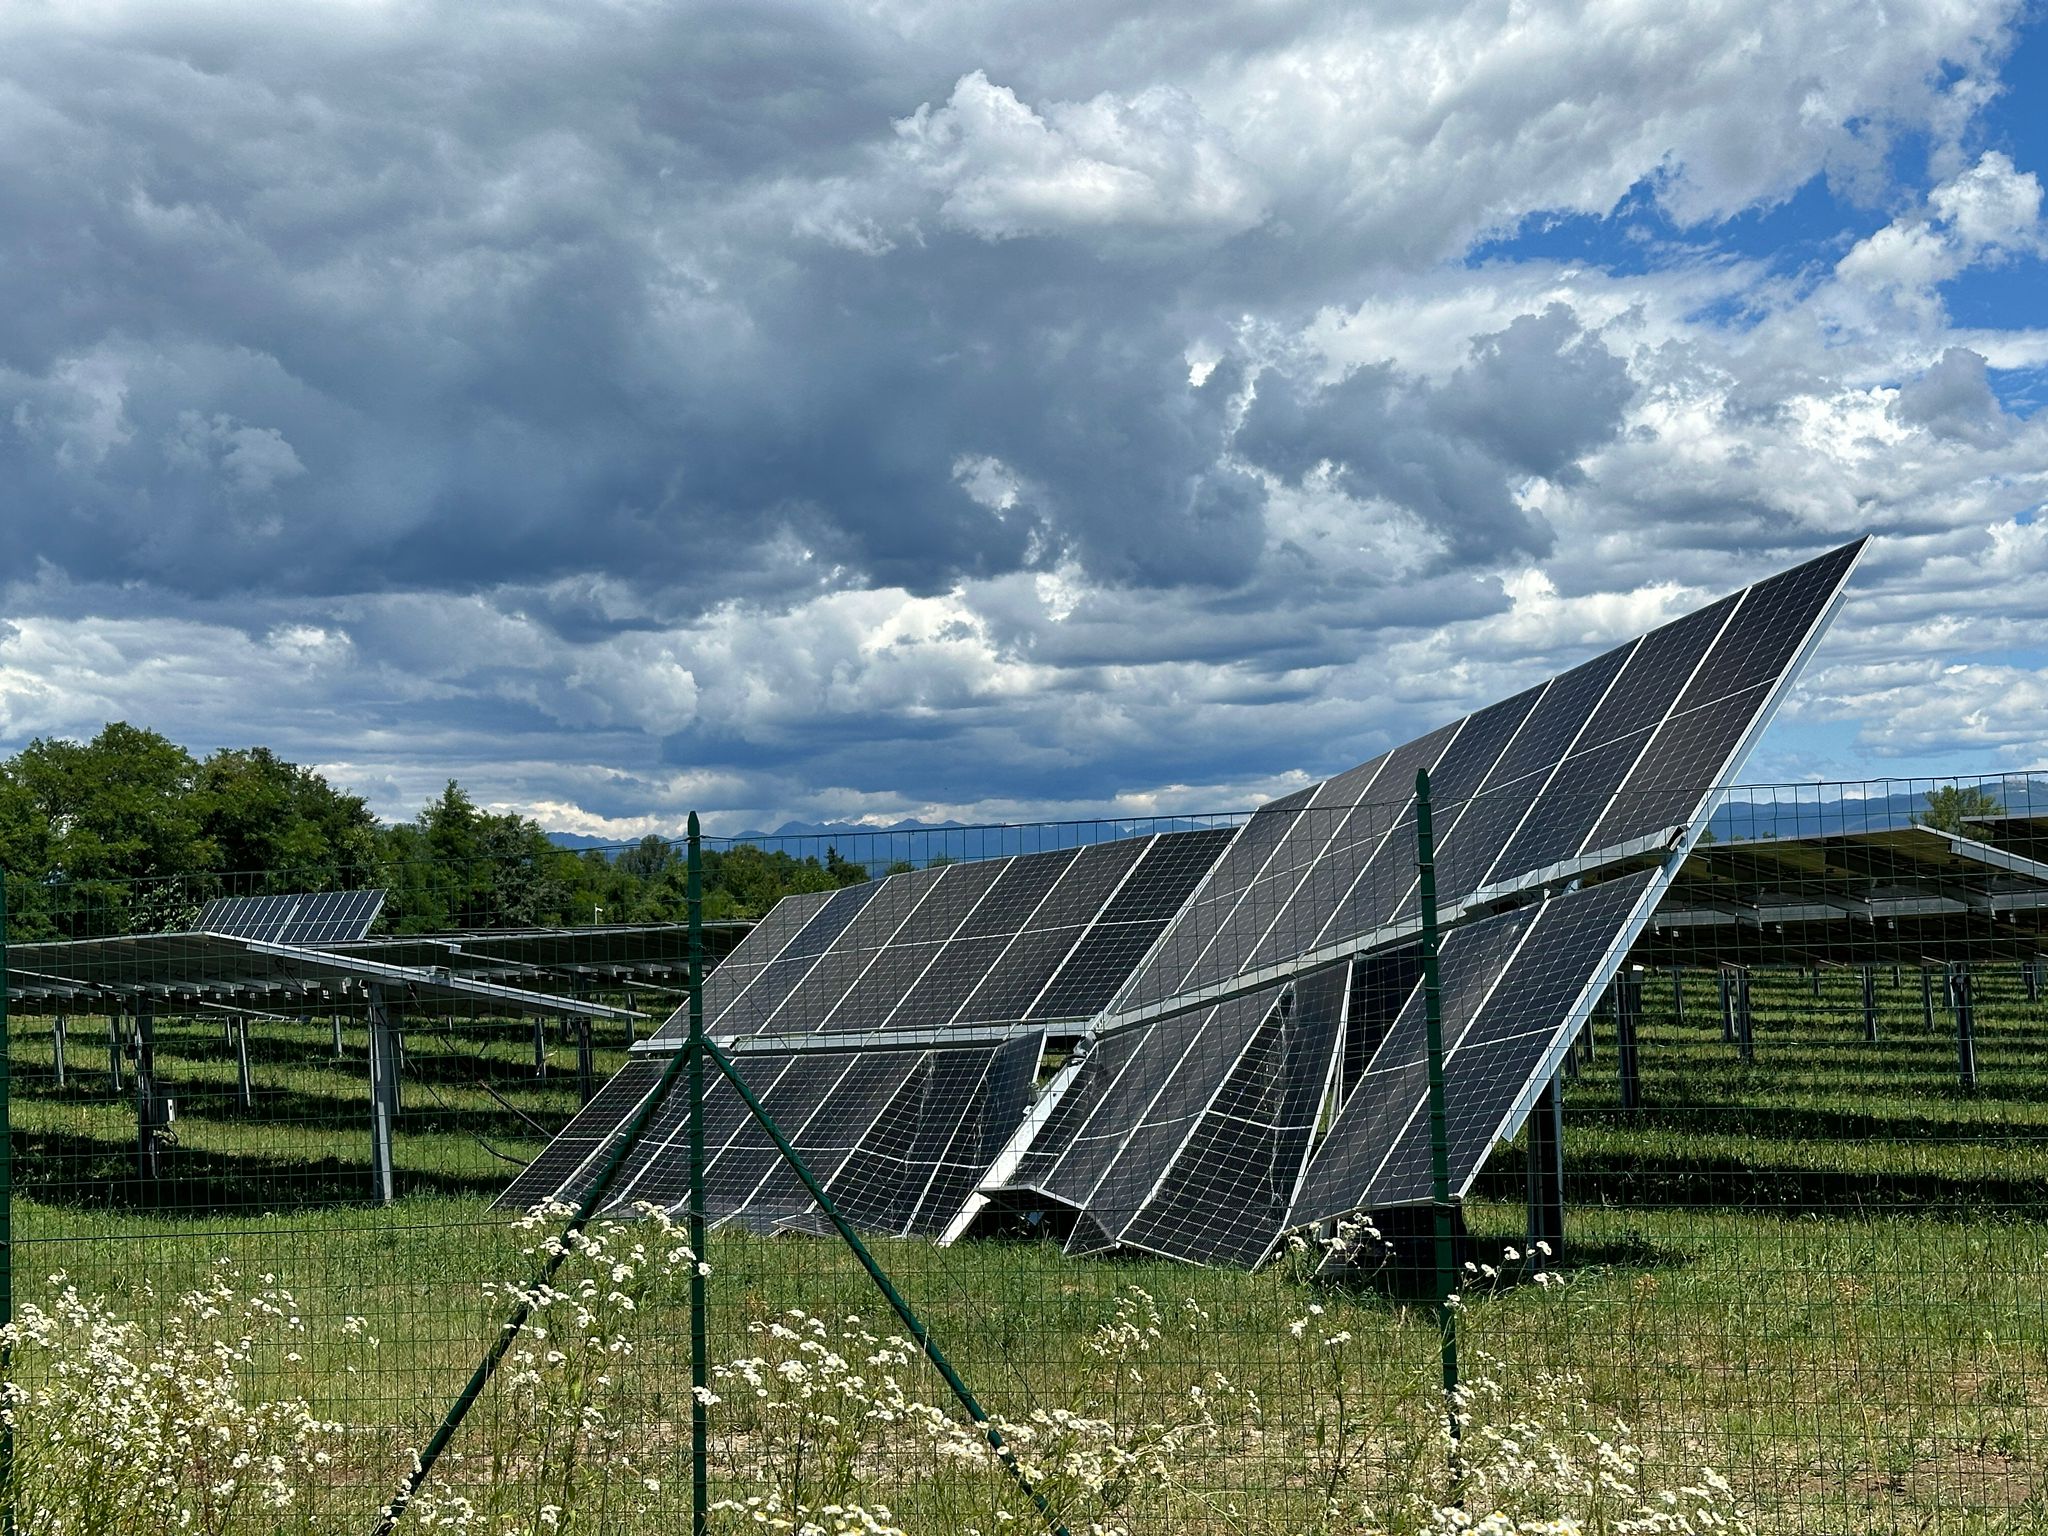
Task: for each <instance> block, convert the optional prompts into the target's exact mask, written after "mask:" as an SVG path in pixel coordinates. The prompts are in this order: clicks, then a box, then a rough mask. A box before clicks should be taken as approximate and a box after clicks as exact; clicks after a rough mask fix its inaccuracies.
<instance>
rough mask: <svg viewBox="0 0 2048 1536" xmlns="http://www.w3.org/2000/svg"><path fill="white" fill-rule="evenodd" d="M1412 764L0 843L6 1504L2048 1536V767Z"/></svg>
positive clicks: (309, 1522)
mask: <svg viewBox="0 0 2048 1536" xmlns="http://www.w3.org/2000/svg"><path fill="white" fill-rule="evenodd" d="M1439 777H1440V780H1441V776H1439ZM1389 782H1397V783H1398V784H1399V787H1400V790H1401V792H1400V793H1393V792H1391V791H1388V790H1386V789H1385V788H1384V786H1383V787H1382V789H1381V790H1380V791H1379V792H1378V793H1377V794H1376V795H1366V794H1361V793H1359V792H1357V790H1356V789H1355V788H1352V787H1350V786H1345V785H1343V784H1342V782H1341V781H1336V780H1333V781H1331V784H1332V785H1334V786H1337V787H1336V788H1334V789H1332V788H1329V787H1327V786H1326V787H1324V788H1323V789H1320V790H1318V791H1314V792H1306V793H1304V795H1302V796H1299V797H1293V798H1291V799H1290V800H1283V801H1281V802H1276V804H1275V805H1274V806H1272V807H1268V808H1266V809H1265V810H1262V811H1261V812H1259V813H1258V814H1257V815H1256V816H1251V817H1243V816H1228V817H1185V818H1173V819H1159V820H1119V821H1113V822H1111V821H1105V822H1099V823H1063V824H1057V825H1054V824H1046V825H1039V826H1009V827H995V828H940V829H929V830H917V831H894V832H887V833H882V832H877V833H874V834H846V833H841V834H838V835H835V836H832V837H829V838H828V837H807V836H789V837H777V838H769V839H761V840H757V841H755V842H752V843H749V844H744V845H742V844H734V843H727V842H722V841H720V840H718V839H705V840H704V841H703V845H702V850H701V858H700V859H699V860H698V861H697V868H698V877H699V880H700V882H701V891H700V900H699V902H698V903H697V905H696V908H695V910H696V913H697V915H698V917H699V919H700V924H699V943H700V945H701V953H702V955H703V959H704V965H705V975H704V980H703V983H702V987H701V993H700V1000H701V1018H702V1029H703V1035H702V1037H701V1038H703V1039H704V1040H705V1041H706V1042H707V1044H706V1045H705V1047H704V1048H703V1049H702V1050H701V1051H696V1050H693V1040H694V1039H696V1038H699V1037H696V1036H693V1033H692V1030H691V1019H690V1010H689V1007H688V1000H689V990H690V989H689V976H690V970H691V962H690V954H691V951H690V924H689V922H688V919H689V917H690V915H691V910H692V909H691V903H690V900H689V891H688V884H687V879H688V871H689V868H690V861H689V860H688V859H687V858H686V857H685V856H684V851H683V850H682V849H681V848H679V847H672V846H669V845H664V844H658V843H648V842H643V843H641V844H635V845H628V846H622V847H619V848H615V849H598V850H589V851H584V852H576V853H570V852H559V853H551V854H544V855H542V854H534V853H532V852H531V851H529V852H527V853H525V854H522V855H520V856H519V857H518V858H516V859H504V858H501V859H496V860H492V861H488V862H479V861H475V860H471V861H468V862H462V863H457V864H454V865H452V866H451V865H450V864H449V863H447V862H446V861H436V860H435V859H434V858H432V857H431V851H430V850H422V853H421V857H420V859H419V860H418V862H417V863H416V864H411V865H406V866H405V867H395V866H393V865H390V864H388V863H387V864H385V865H382V866H379V867H376V868H368V867H366V868H361V869H346V870H326V871H310V872H309V871H307V870H304V869H296V870H293V871H289V872H283V871H280V872H278V873H276V874H270V873H267V872H256V873H250V874H243V875H236V876H225V875H223V876H215V877H208V878H206V879H203V880H197V881H193V880H187V881H179V882H158V883H155V884H151V885H148V886H135V885H127V886H123V885H120V884H118V883H110V882H85V881H77V882H73V881H67V880H65V879H63V878H61V877H55V878H48V879H42V880H33V881H28V880H23V879H21V878H18V877H17V878H14V879H10V880H9V881H8V883H7V885H6V897H7V903H8V912H9V922H8V930H7V945H6V961H7V986H6V997H7V1012H6V1028H7V1047H6V1051H5V1061H6V1065H7V1079H6V1113H7V1121H8V1126H9V1130H10V1136H9V1139H8V1145H9V1148H10V1150H11V1181H12V1183H11V1190H10V1195H9V1199H8V1201H7V1205H6V1209H7V1213H8V1218H9V1231H8V1232H7V1234H5V1236H6V1247H5V1255H6V1258H7V1265H6V1274H7V1277H8V1279H9V1281H10V1283H11V1294H12V1307H13V1312H12V1316H13V1329H12V1333H11V1335H10V1337H11V1341H12V1342H11V1344H10V1347H9V1351H8V1362H7V1369H8V1373H9V1378H10V1382H11V1383H12V1387H13V1398H12V1401H13V1406H12V1410H11V1414H10V1419H9V1429H10V1431H11V1442H10V1443H9V1444H8V1446H7V1447H6V1448H5V1453H4V1454H5V1460H6V1472H5V1477H6V1487H7V1490H8V1492H9V1494H10V1495H11V1502H12V1504H13V1507H14V1511H15V1519H16V1521H17V1524H18V1528H20V1529H24V1530H40V1531H52V1532H55V1531H67V1532H70V1531H101V1530H104V1531H128V1530H133V1531H143V1530H152V1531H153V1530H158V1529H166V1528H172V1527H173V1526H176V1525H178V1524H180V1523H181V1521H182V1522H183V1523H184V1524H185V1525H186V1526H187V1527H188V1528H191V1529H195V1530H207V1531H220V1532H230V1531H232V1532H241V1531H273V1530H309V1531H310V1530H337V1529H346V1530H362V1531H370V1530H374V1529H394V1530H401V1531H402V1530H406V1529H409V1528H418V1529H434V1530H450V1531H460V1530H468V1531H476V1532H491V1533H499V1532H509V1531H521V1532H538V1531H562V1530H574V1531H589V1532H625V1531H643V1530H657V1529H660V1530H672V1529H687V1528H689V1527H690V1525H691V1523H692V1521H693V1519H695V1518H698V1517H699V1516H698V1505H699V1500H701V1509H702V1513H701V1519H702V1521H703V1523H704V1525H705V1526H706V1528H708V1529H712V1530H755V1529H793V1530H803V1529H815V1530H819V1531H841V1530H844V1531H867V1530H873V1529H899V1530H904V1531H910V1532H919V1533H922V1532H960V1531H983V1532H994V1531H997V1530H1031V1529H1066V1530H1072V1531H1084V1530H1102V1531H1108V1530H1123V1531H1128V1532H1132V1533H1141V1532H1154V1531H1172V1532H1176V1533H1182V1532H1186V1533H1208V1532H1219V1533H1220V1532H1281V1531H1287V1532H1294V1531H1318V1530H1320V1531H1328V1532H1339V1531H1346V1532H1348V1531H1372V1530H1387V1531H1404V1530H1405V1531H1436V1530H1452V1529H1464V1528H1468V1527H1470V1526H1473V1525H1477V1524H1483V1522H1484V1521H1485V1520H1486V1519H1487V1518H1489V1517H1494V1516H1496V1515H1498V1521H1497V1523H1496V1525H1495V1526H1494V1527H1493V1528H1494V1529H1499V1530H1517V1529H1530V1530H1539V1529H1540V1530H1550V1529H1553V1528H1555V1529H1611V1530H1624V1529H1641V1530H1656V1529H1668V1530H1689V1529H1690V1530H1704V1529H1721V1528H1740V1527H1742V1526H1745V1525H1746V1526H1747V1527H1748V1528H1751V1529H1756V1530H1760V1531H1764V1530H1767V1531H1801V1532H1804V1531H1816V1532H1818V1531H1860V1530H1890V1529H1911V1530H1933V1531H1954V1532H1978V1531H2026V1530H2034V1529H2040V1528H2042V1527H2043V1526H2044V1524H2048V1483H2044V1474H2043V1472H2042V1470H2041V1468H2042V1466H2043V1465H2044V1464H2048V1455H2044V1452H2048V1395H2044V1394H2048V1388H2044V1387H2043V1386H2042V1382H2043V1381H2044V1380H2048V1374H2044V1372H2043V1371H2042V1369H2041V1362H2042V1355H2043V1353H2044V1351H2048V1308H2044V1306H2043V1303H2042V1301H2041V1296H2042V1287H2041V1282H2040V1267H2041V1262H2042V1261H2041V1255H2042V1254H2043V1253H2044V1252H2048V1137H2044V1134H2043V1120H2044V1115H2048V1111H2044V1109H2043V1107H2042V1106H2043V1102H2044V1099H2048V1095H2044V1091H2043V1082H2042V1080H2041V1079H2042V1069H2041V1067H2040V1065H2039V1063H2040V1062H2041V1061H2042V1060H2043V1059H2044V1057H2048V1053H2044V1051H2043V1049H2042V1047H2043V1045H2044V1043H2048V933H2044V927H2043V925H2044V913H2048V780H2043V779H2040V778H2029V777H2026V776H2011V777H2006V778H2003V779H1987V780H1981V781H1977V780H1972V781H1961V782H1959V781H1953V780H1944V781H1939V782H1936V781H1905V780H1887V781H1878V782H1872V783H1866V784H1835V785H1802V786H1779V787H1754V786H1752V787H1746V788H1742V789H1735V790H1728V791H1724V792H1721V793H1719V794H1718V795H1717V796H1716V797H1715V798H1714V802H1713V810H1712V814H1711V815H1710V816H1709V817H1708V818H1707V820H1706V821H1705V822H1704V824H1703V827H1702V828H1701V829H1700V831H1699V835H1698V837H1697V840H1696V841H1695V842H1693V843H1692V844H1690V845H1689V846H1688V845H1685V844H1674V842H1673V835H1674V829H1675V828H1676V827H1677V826H1678V825H1679V824H1681V823H1682V822H1683V820H1684V817H1685V815H1686V814H1687V812H1689V811H1690V809H1691V807H1689V806H1688V807H1686V808H1684V809H1683V810H1680V811H1678V812H1677V813H1676V814H1675V815H1674V814H1673V813H1672V812H1671V810H1670V808H1669V807H1667V806H1664V805H1662V804H1661V803H1659V804H1650V803H1645V804H1644V805H1642V806H1640V807H1634V808H1620V807H1617V806H1616V805H1615V803H1614V800H1613V798H1612V797H1609V798H1605V799H1603V800H1602V802H1601V804H1600V805H1598V806H1592V805H1589V806H1587V807H1582V808H1579V810H1578V811H1576V812H1573V811H1572V810H1571V807H1570V806H1569V804H1568V801H1569V796H1568V795H1564V794H1557V795H1552V796H1550V798H1549V799H1548V800H1546V801H1545V802H1544V803H1545V805H1546V807H1547V808H1548V809H1547V811H1546V817H1548V818H1549V819H1550V820H1551V821H1554V822H1555V823H1556V825H1555V826H1546V825H1543V824H1539V821H1538V819H1537V818H1536V817H1534V816H1532V815H1531V813H1530V797H1529V796H1527V795H1524V796H1522V797H1521V799H1520V801H1519V803H1518V802H1517V801H1516V800H1515V799H1514V797H1512V796H1508V795H1504V794H1500V793H1498V792H1495V791H1490V790H1488V789H1487V788H1486V787H1485V786H1483V785H1462V786H1461V785H1458V784H1456V783H1449V784H1445V783H1442V782H1439V783H1438V784H1437V785H1436V786H1435V788H1434V793H1433V795H1432V803H1431V804H1430V806H1429V811H1430V815H1429V828H1428V833H1427V835H1426V836H1425V835H1423V833H1422V828H1421V826H1420V821H1421V818H1420V816H1419V815H1418V810H1419V806H1418V802H1417V798H1416V796H1415V795H1414V794H1412V793H1410V792H1408V789H1407V784H1406V780H1405V777H1404V778H1402V779H1400V780H1395V781H1389ZM1546 787H1547V786H1546ZM1574 815H1576V816H1577V823H1576V830H1573V827H1572V826H1570V825H1567V823H1571V822H1572V818H1573V816H1574ZM1559 827H1562V828H1563V830H1562V831H1559V830H1558V828H1559ZM1602 827H1606V828H1607V829H1608V832H1609V834H1611V835H1606V836H1603V835H1602V834H1601V832H1600V829H1601V828H1602ZM1645 827H1646V828H1648V829H1649V830H1648V831H1642V830H1639V828H1645ZM1617 829H1618V831H1617ZM1621 833H1626V834H1627V835H1620V834H1621ZM1425 864H1426V865H1427V869H1428V876H1429V880H1428V887H1430V888H1426V887H1425V881H1424V866H1425ZM370 891H382V892H383V893H384V895H383V897H382V899H381V901H376V900H372V899H370V898H368V897H359V898H358V899H354V900H352V901H351V900H342V899H339V898H336V899H333V900H329V901H327V902H324V903H323V902H321V901H317V900H311V899H310V898H313V897H316V896H320V895H322V894H323V893H340V892H354V893H364V892H370ZM222 898H245V899H246V900H245V901H244V902H243V904H241V905H238V906H232V907H230V906H210V905H209V904H210V903H214V902H216V901H217V900H218V899H222ZM283 898H304V899H298V900H289V901H287V900H283ZM1432 924H1433V926H1434V927H1435V929H1436V930H1438V931H1437V932H1436V933H1435V934H1434V936H1433V937H1432V936H1431V935H1429V934H1427V933H1426V932H1425V929H1426V927H1429V926H1431V925H1432ZM294 925H296V926H294ZM1432 959H1433V962H1434V963H1433V964H1432V963H1431V961H1432ZM1432 974H1433V976H1434V985H1433V986H1432V985H1431V980H1430V978H1431V975H1432ZM1432 1039H1434V1040H1435V1042H1436V1049H1435V1050H1434V1051H1432V1049H1431V1045H1432ZM693 1060H694V1061H695V1063H696V1065H697V1066H698V1068H699V1069H701V1071H702V1073H703V1078H704V1082H703V1088H702V1099H701V1103H702V1109H701V1112H693V1098H692V1094H691V1091H690V1077H691V1073H690V1067H691V1064H692V1061H693ZM1433 1067H1434V1070H1433ZM741 1085H744V1089H745V1091H744V1092H742V1091H740V1090H741ZM693 1133H694V1134H695V1135H696V1136H700V1137H701V1139H702V1154H701V1158H698V1159H693V1157H692V1145H691V1144H692V1140H693ZM693 1163H694V1169H695V1172H696V1174H697V1177H699V1178H700V1179H701V1181H702V1190H703V1197H702V1202H701V1206H700V1207H699V1208H700V1209H701V1212H702V1215H703V1217H704V1219H705V1221H706V1223H707V1225H708V1227H709V1231H708V1233H707V1234H706V1235H705V1236H704V1237H703V1238H702V1239H701V1240H700V1241H693V1239H692V1234H691V1232H690V1218H691V1214H692V1208H693V1198H692V1174H693ZM585 1218H587V1220H586V1219H585ZM565 1234H570V1235H569V1236H568V1239H567V1241H565ZM1440 1239H1441V1241H1440ZM693 1285H694V1286H695V1287H697V1288H698V1289H699V1290H700V1292H701V1305H693V1297H692V1288H693ZM1447 1298H1448V1299H1447ZM508 1320H516V1323H517V1326H516V1327H514V1328H509V1329H508V1327H507V1323H508ZM693 1320H695V1321H697V1322H699V1323H700V1324H701V1326H702V1330H703V1337H702V1340H701V1344H694V1343H693V1337H692V1332H693V1330H692V1324H693ZM1447 1345H1448V1346H1449V1347H1448V1348H1447ZM494 1353H495V1358H494ZM480 1362H486V1363H488V1369H486V1370H485V1371H484V1372H483V1373H482V1375H481V1376H479V1363H480ZM700 1364H701V1369H702V1372H703V1379H704V1390H703V1391H701V1392H700V1391H698V1390H696V1388H695V1380H694V1375H693V1372H694V1371H695V1370H696V1369H697V1368H698V1367H699V1365H700ZM1447 1371H1448V1372H1449V1373H1450V1375H1451V1379H1452V1380H1453V1381H1454V1383H1455V1385H1454V1386H1453V1387H1452V1389H1451V1390H1450V1391H1449V1392H1448V1393H1447V1391H1446V1373H1447ZM472 1382H475V1383H477V1384H478V1385H479V1390H477V1391H476V1392H475V1393H474V1394H473V1402H469V1403H466V1404H465V1406H464V1410H463V1411H462V1412H461V1413H459V1414H457V1415H454V1416H452V1417H451V1413H450V1410H451V1408H452V1407H454V1406H456V1405H457V1404H458V1403H464V1400H465V1390H464V1389H465V1385H466V1384H470V1383H472ZM700 1426H701V1428H700ZM991 1432H992V1433H991ZM698 1433H701V1437H702V1439H701V1446H698V1445H694V1444H693V1438H694V1436H695V1435H697V1434H698ZM437 1435H439V1436H440V1444H439V1445H437V1443H436V1440H437ZM443 1447H445V1449H443ZM995 1447H1000V1449H997V1448H995ZM422 1451H425V1452H427V1453H428V1455H429V1456H430V1457H431V1458H432V1464H431V1466H430V1467H429V1468H428V1470H427V1471H426V1472H425V1475H424V1476H421V1475H420V1474H419V1467H420V1454H421V1452H422ZM699 1454H701V1457H702V1461H701V1472H700V1470H699V1465H698V1463H697V1460H696V1458H697V1456H698V1455H699ZM401 1490H405V1492H406V1496H405V1497H403V1498H401ZM1667 1496H1668V1497H1667ZM1546 1521H1552V1522H1555V1521H1565V1522H1574V1523H1570V1524H1566V1525H1557V1526H1553V1525H1549V1524H1545V1523H1544V1522H1546ZM1630 1521H1634V1522H1637V1523H1636V1524H1633V1525H1631V1524H1629V1523H1627V1522H1630ZM1461 1522H1462V1523H1461ZM1716 1522H1726V1523H1725V1524H1716Z"/></svg>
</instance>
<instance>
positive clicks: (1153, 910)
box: [1030, 827, 1232, 1019]
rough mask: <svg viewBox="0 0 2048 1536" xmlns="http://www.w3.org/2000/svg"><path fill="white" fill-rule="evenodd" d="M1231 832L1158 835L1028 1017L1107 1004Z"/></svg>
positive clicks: (1062, 1015)
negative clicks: (1159, 836) (1142, 859)
mask: <svg viewBox="0 0 2048 1536" xmlns="http://www.w3.org/2000/svg"><path fill="white" fill-rule="evenodd" d="M1231 835H1232V829H1231V828H1228V827H1216V828H1212V829H1208V830H1204V831H1200V832H1177V833H1172V834H1169V835H1168V836H1165V837H1161V838H1158V839H1156V840H1155V841H1154V844H1153V847H1152V850H1151V851H1150V852H1149V853H1147V854H1146V855H1145V859H1144V862H1142V863H1141V864H1139V865H1138V867H1137V868H1136V869H1135V870H1133V871H1132V872H1131V874H1130V876H1129V877H1128V878H1127V879H1126V880H1125V881H1124V883H1123V885H1122V886H1121V887H1119V888H1118V890H1117V893H1116V895H1115V896H1114V897H1112V898H1111V899H1110V902H1109V904H1108V905H1107V906H1106V907H1104V908H1103V909H1102V914H1101V916H1100V917H1098V918H1097V919H1096V920H1095V924H1094V926H1093V927H1091V928H1090V929H1089V930H1088V932H1087V934H1086V935H1085V936H1084V937H1083V938H1082V940H1081V942H1080V943H1079V944H1077V945H1075V947H1074V949H1073V952H1072V953H1071V954H1069V955H1068V956H1067V958H1066V959H1065V960H1064V961H1063V962H1062V963H1061V965H1060V969H1059V971H1058V973H1057V974H1056V975H1055V976H1054V977H1053V979H1052V980H1051V981H1050V982H1049V983H1047V985H1046V989H1045V991H1044V992H1043V993H1041V994H1040V996H1039V998H1038V1001H1037V1002H1036V1003H1034V1004H1033V1005H1032V1008H1031V1014H1030V1017H1032V1018H1034V1019H1083V1018H1088V1017H1090V1016H1091V1015H1093V1014H1095V1013H1096V1012H1098V1011H1099V1010H1100V1009H1101V1008H1102V1007H1103V1006H1104V1005H1106V1004H1107V1003H1108V1002H1109V1001H1110V999H1111V998H1113V997H1114V996H1115V995H1116V991H1117V988H1119V987H1120V986H1122V985H1123V983H1124V981H1125V980H1126V979H1127V978H1128V977H1129V976H1130V973H1131V969H1132V967H1133V966H1135V965H1136V964H1137V963H1138V962H1139V961H1140V960H1141V959H1143V958H1144V955H1145V952H1146V951H1147V950H1149V949H1150V948H1151V947H1152V945H1153V942H1154V941H1155V940H1157V938H1158V937H1159V935H1160V933H1161V932H1162V931H1163V930H1164V929H1165V927H1166V924H1167V922H1168V921H1169V920H1171V918H1172V916H1173V914H1174V913H1176V912H1178V911H1179V910H1180V908H1181V905H1182V904H1183V903H1184V902H1185V901H1186V900H1187V896H1188V893H1189V892H1190V891H1192V890H1193V889H1194V887H1195V884H1196V882H1197V881H1199V880H1200V879H1201V878H1202V875H1203V874H1204V873H1205V872H1206V871H1207V870H1208V868H1209V866H1210V865H1211V864H1212V863H1214V862H1215V859H1216V855H1217V854H1218V853H1219V852H1220V851H1221V849H1222V847H1223V845H1224V844H1225V843H1227V842H1228V841H1229V840H1230V837H1231Z"/></svg>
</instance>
